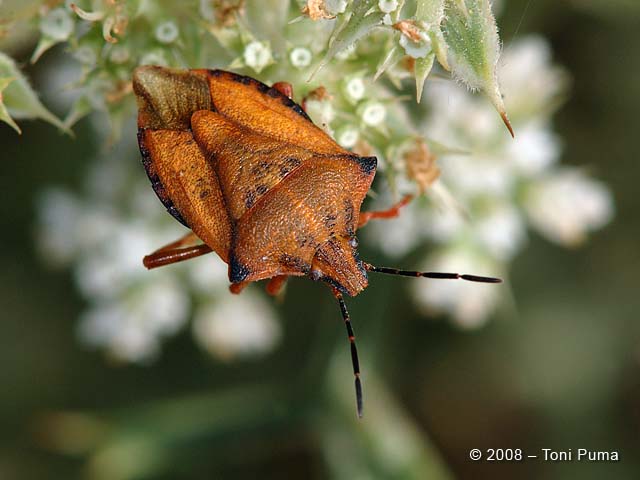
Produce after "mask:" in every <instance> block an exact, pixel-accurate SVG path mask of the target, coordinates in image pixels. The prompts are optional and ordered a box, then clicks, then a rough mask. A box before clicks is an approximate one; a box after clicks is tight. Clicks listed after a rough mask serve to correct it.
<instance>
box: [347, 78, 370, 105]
mask: <svg viewBox="0 0 640 480" xmlns="http://www.w3.org/2000/svg"><path fill="white" fill-rule="evenodd" d="M344 93H345V96H346V97H347V99H348V100H349V101H350V102H352V103H357V102H358V101H359V100H362V98H363V97H364V93H365V86H364V81H363V80H362V78H361V77H351V78H348V79H347V80H346V81H345V82H344Z"/></svg>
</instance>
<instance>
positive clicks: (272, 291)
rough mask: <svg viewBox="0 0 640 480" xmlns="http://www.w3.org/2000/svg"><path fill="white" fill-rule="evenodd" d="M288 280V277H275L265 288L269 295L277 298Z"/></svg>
mask: <svg viewBox="0 0 640 480" xmlns="http://www.w3.org/2000/svg"><path fill="white" fill-rule="evenodd" d="M287 278H288V275H276V276H275V277H272V278H271V279H270V280H269V283H267V286H266V288H265V289H266V291H267V293H268V294H269V295H271V296H273V297H277V296H278V295H279V294H280V292H282V288H283V287H284V284H285V283H286V282H287Z"/></svg>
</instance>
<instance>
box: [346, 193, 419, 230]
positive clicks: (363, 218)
mask: <svg viewBox="0 0 640 480" xmlns="http://www.w3.org/2000/svg"><path fill="white" fill-rule="evenodd" d="M412 198H413V195H407V196H405V197H404V198H403V199H402V200H400V201H399V202H398V203H396V204H395V205H393V206H391V208H388V209H387V210H377V211H375V212H360V218H359V220H358V228H360V227H363V226H364V225H366V224H367V223H369V220H373V219H374V218H394V217H397V216H398V215H400V209H401V208H402V207H404V206H405V205H407V204H408V203H409V202H410V201H411V199H412Z"/></svg>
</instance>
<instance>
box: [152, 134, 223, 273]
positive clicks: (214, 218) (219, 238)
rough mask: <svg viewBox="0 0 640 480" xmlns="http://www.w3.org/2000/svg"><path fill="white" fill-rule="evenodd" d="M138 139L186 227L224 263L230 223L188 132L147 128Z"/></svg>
mask: <svg viewBox="0 0 640 480" xmlns="http://www.w3.org/2000/svg"><path fill="white" fill-rule="evenodd" d="M141 136H142V138H141V145H142V144H144V146H145V148H146V150H147V151H148V155H149V157H150V158H151V159H152V161H153V170H154V172H155V174H157V175H158V177H159V179H160V182H161V183H162V185H163V187H164V191H165V192H166V194H167V196H168V197H169V198H170V199H171V201H172V202H173V205H175V207H176V208H177V209H178V211H179V213H180V215H181V216H182V218H184V220H185V221H186V223H187V225H188V226H189V228H191V230H193V232H194V233H195V234H196V235H197V236H198V237H199V238H200V239H201V240H202V241H203V242H205V243H206V244H207V245H209V246H210V247H211V248H212V249H213V250H214V251H215V252H216V253H217V254H218V255H219V256H220V257H221V258H222V259H223V260H224V261H225V262H227V261H228V258H229V249H230V246H231V223H230V221H229V216H228V214H227V210H226V208H225V205H224V198H223V196H222V191H221V189H220V184H219V182H218V177H217V176H216V172H215V170H214V169H213V166H212V165H211V164H210V163H209V162H208V161H207V160H206V159H205V157H204V155H203V154H202V152H201V151H200V148H199V147H198V145H197V143H196V142H195V140H194V139H193V135H192V134H191V132H189V131H180V130H150V129H148V130H144V131H142V132H141Z"/></svg>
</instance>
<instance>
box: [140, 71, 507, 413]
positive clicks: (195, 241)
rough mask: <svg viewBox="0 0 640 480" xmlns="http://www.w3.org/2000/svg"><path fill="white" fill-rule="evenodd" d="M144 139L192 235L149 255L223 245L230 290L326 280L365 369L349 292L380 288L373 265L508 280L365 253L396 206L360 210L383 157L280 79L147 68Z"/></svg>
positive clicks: (150, 259)
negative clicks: (300, 100) (364, 239)
mask: <svg viewBox="0 0 640 480" xmlns="http://www.w3.org/2000/svg"><path fill="white" fill-rule="evenodd" d="M133 89H134V92H135V94H136V96H137V101H138V109H139V111H138V143H139V146H140V152H141V153H142V159H143V164H144V168H145V170H146V171H147V175H148V176H149V179H150V180H151V184H152V187H153V189H154V190H155V192H156V194H157V195H158V197H159V198H160V200H161V201H162V203H163V204H164V206H165V207H166V209H167V210H168V212H169V213H170V214H171V215H173V216H174V217H175V218H176V220H178V221H179V222H180V223H182V224H183V225H185V226H186V227H187V228H189V229H190V230H191V232H190V233H189V234H188V235H186V236H185V237H183V238H181V239H179V240H177V241H176V242H173V243H171V244H169V245H166V246H164V247H162V248H160V249H159V250H157V251H155V252H153V253H152V254H151V255H148V256H146V257H145V258H144V260H143V263H144V265H145V266H146V267H147V268H155V267H159V266H162V265H168V264H171V263H175V262H180V261H183V260H187V259H189V258H193V257H197V256H200V255H203V254H206V253H209V252H211V251H214V252H216V253H217V254H218V256H219V257H220V258H221V259H222V260H223V261H224V262H226V263H227V264H228V266H229V270H228V272H229V281H230V282H231V286H230V289H231V291H232V292H234V293H239V292H240V291H241V290H242V289H243V288H244V287H245V286H246V285H248V284H249V283H251V282H255V281H258V280H266V279H268V280H269V282H268V284H267V291H268V292H269V293H270V294H276V293H277V292H278V291H279V290H280V289H281V287H282V286H283V285H284V282H285V281H286V279H287V278H288V277H290V276H307V277H310V278H311V279H312V280H314V281H320V282H324V283H326V284H327V285H328V286H329V287H330V289H331V291H332V293H333V295H334V296H335V298H336V299H337V301H338V304H339V307H340V311H341V313H342V318H343V320H344V323H345V326H346V329H347V334H348V338H349V342H350V344H351V357H352V363H353V373H354V375H355V388H356V402H357V413H358V416H362V386H361V381H360V368H359V364H358V355H357V350H356V344H355V336H354V333H353V329H352V326H351V321H350V319H349V313H348V311H347V307H346V305H345V302H344V299H343V295H345V294H346V295H349V296H355V295H357V294H359V293H360V292H361V291H362V290H364V289H365V288H366V287H367V285H368V281H369V280H368V273H369V272H380V273H387V274H392V275H405V276H412V277H427V278H448V279H462V280H469V281H474V282H487V283H497V282H499V281H500V280H499V279H496V278H489V277H479V276H474V275H459V274H457V273H436V272H416V271H406V270H398V269H395V268H386V267H376V266H374V265H371V264H370V263H367V262H364V261H362V260H360V258H359V257H358V250H357V247H358V241H357V238H356V231H357V229H358V228H360V227H362V226H363V225H364V224H366V223H367V222H368V221H369V220H371V219H374V218H390V217H393V216H396V215H397V214H398V211H399V209H400V208H401V207H402V206H403V205H405V204H406V203H407V202H408V201H409V199H410V198H409V197H407V198H405V199H403V200H402V201H401V202H400V203H398V204H397V205H395V206H393V207H392V208H390V209H389V210H385V211H377V212H360V206H361V204H362V201H363V200H364V197H365V195H366V194H367V191H368V190H369V188H370V186H371V182H372V181H373V177H374V175H375V173H376V163H377V160H376V157H363V156H359V155H356V154H354V153H352V152H350V151H348V150H345V149H343V148H342V147H340V146H339V145H338V144H337V143H336V142H335V141H334V140H333V139H332V138H331V137H329V136H328V135H327V134H326V133H325V132H324V131H323V130H321V129H320V128H318V127H317V126H316V125H314V124H313V122H312V121H311V120H310V119H309V117H308V116H307V114H306V113H305V112H304V110H303V109H302V108H301V107H300V106H299V105H298V104H296V103H295V102H293V101H292V100H291V98H290V97H291V86H290V85H289V84H286V83H282V82H281V83H277V84H274V86H273V87H269V86H267V85H265V84H264V83H261V82H259V81H257V80H254V79H253V78H250V77H246V76H241V75H237V74H235V73H231V72H225V71H222V70H173V69H168V68H163V67H155V66H143V67H139V68H138V69H136V71H135V72H134V76H133Z"/></svg>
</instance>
